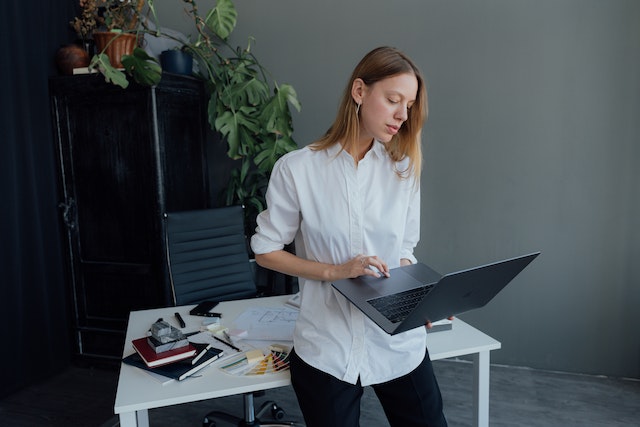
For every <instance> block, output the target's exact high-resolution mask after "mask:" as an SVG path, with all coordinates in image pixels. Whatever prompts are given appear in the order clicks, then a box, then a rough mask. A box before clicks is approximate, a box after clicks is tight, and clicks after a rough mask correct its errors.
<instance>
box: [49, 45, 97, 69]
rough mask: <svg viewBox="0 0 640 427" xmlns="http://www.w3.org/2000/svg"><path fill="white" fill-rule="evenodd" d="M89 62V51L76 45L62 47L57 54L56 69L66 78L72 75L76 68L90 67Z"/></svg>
mask: <svg viewBox="0 0 640 427" xmlns="http://www.w3.org/2000/svg"><path fill="white" fill-rule="evenodd" d="M89 61H90V58H89V54H88V53H87V51H86V50H84V49H83V48H81V47H80V46H78V45H75V44H69V45H66V46H62V47H61V48H60V49H58V51H57V52H56V67H58V72H59V73H60V74H62V75H65V76H70V75H72V74H73V69H74V68H82V67H88V66H89Z"/></svg>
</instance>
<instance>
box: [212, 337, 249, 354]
mask: <svg viewBox="0 0 640 427" xmlns="http://www.w3.org/2000/svg"><path fill="white" fill-rule="evenodd" d="M213 338H214V339H216V340H218V341H220V342H221V343H222V344H225V345H228V346H229V347H231V348H232V349H234V350H235V351H237V352H240V353H242V350H240V349H239V348H238V347H236V346H235V345H233V344H231V343H230V342H226V341H225V340H223V339H222V338H218V337H217V336H215V335H213Z"/></svg>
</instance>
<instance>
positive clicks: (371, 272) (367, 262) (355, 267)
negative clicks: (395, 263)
mask: <svg viewBox="0 0 640 427" xmlns="http://www.w3.org/2000/svg"><path fill="white" fill-rule="evenodd" d="M338 269H339V270H340V273H338V275H339V276H342V277H344V278H355V277H359V276H373V277H380V276H381V275H383V276H385V277H389V266H388V265H387V263H386V262H384V261H382V260H381V259H380V258H378V257H377V256H367V255H358V256H357V257H355V258H353V259H351V260H349V261H347V262H345V263H344V264H340V265H339V266H338Z"/></svg>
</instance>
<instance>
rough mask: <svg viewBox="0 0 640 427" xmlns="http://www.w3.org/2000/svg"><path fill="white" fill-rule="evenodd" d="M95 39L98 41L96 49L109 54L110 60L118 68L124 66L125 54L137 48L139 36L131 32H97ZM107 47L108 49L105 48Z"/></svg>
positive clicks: (94, 34) (94, 35)
mask: <svg viewBox="0 0 640 427" xmlns="http://www.w3.org/2000/svg"><path fill="white" fill-rule="evenodd" d="M93 40H94V41H95V42H96V51H97V52H98V53H102V52H103V51H104V53H106V54H107V56H108V57H109V62H111V65H113V66H114V67H116V68H122V62H120V60H121V59H122V56H123V55H131V54H132V53H133V49H135V47H136V44H137V41H138V37H137V36H136V35H135V34H129V33H114V32H95V33H93ZM105 49H106V50H105Z"/></svg>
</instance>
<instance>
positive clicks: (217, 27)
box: [204, 0, 238, 40]
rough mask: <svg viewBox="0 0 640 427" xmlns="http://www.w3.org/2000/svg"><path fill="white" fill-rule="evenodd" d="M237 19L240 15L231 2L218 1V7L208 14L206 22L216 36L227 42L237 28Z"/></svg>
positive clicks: (227, 0)
mask: <svg viewBox="0 0 640 427" xmlns="http://www.w3.org/2000/svg"><path fill="white" fill-rule="evenodd" d="M237 17H238V13H237V12H236V8H235V6H234V5H233V2H232V1H231V0H218V1H217V2H216V7H214V8H213V9H211V10H210V11H209V13H207V16H206V18H205V21H204V22H205V25H206V26H207V28H209V29H210V30H211V31H213V33H214V34H215V35H217V36H218V37H220V38H221V39H222V40H226V39H227V37H229V35H230V34H231V33H232V32H233V30H234V28H235V27H236V18H237Z"/></svg>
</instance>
